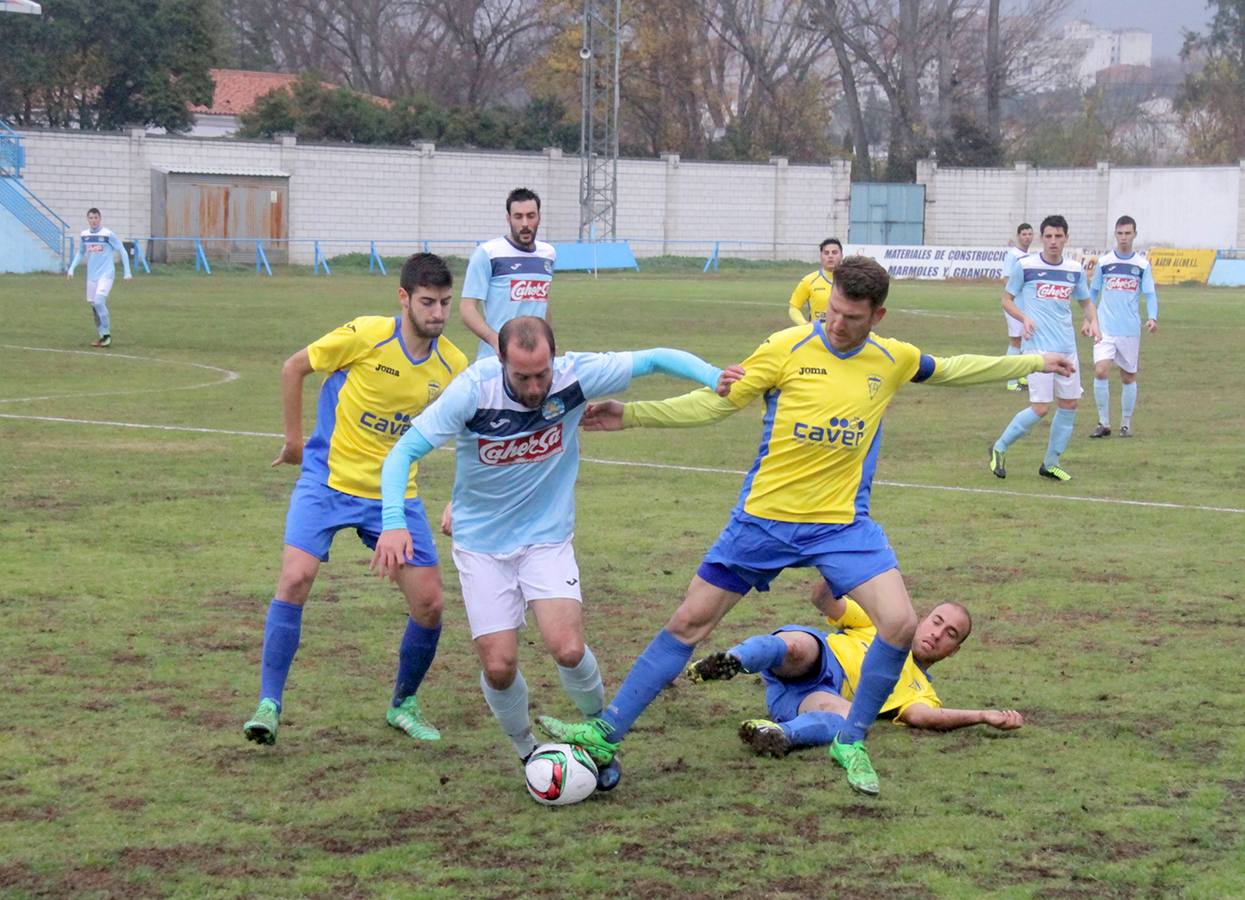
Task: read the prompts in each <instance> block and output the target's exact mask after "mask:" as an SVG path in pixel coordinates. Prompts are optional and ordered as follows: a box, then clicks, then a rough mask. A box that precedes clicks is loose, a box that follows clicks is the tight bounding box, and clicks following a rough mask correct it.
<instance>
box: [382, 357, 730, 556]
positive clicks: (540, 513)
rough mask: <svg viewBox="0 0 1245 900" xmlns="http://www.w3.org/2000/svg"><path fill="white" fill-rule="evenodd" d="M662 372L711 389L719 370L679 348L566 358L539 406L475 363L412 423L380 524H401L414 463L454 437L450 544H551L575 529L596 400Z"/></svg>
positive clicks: (500, 548)
mask: <svg viewBox="0 0 1245 900" xmlns="http://www.w3.org/2000/svg"><path fill="white" fill-rule="evenodd" d="M654 371H660V372H665V373H666V374H670V375H677V376H680V377H684V378H688V379H692V380H695V381H698V382H700V383H701V384H703V385H706V386H709V387H711V386H714V385H716V384H717V380H718V377H719V376H720V375H721V370H719V369H715V368H714V367H713V366H711V365H709V364H708V363H706V362H704V361H703V360H701V359H699V358H697V357H695V356H693V355H692V354H690V353H684V352H683V351H680V350H664V349H657V350H637V351H634V352H623V353H568V354H566V355H565V356H559V357H557V358H556V359H554V361H553V383H552V385H551V386H550V388H549V395H548V396H547V397H546V398H545V402H544V403H543V404H542V405H541V407H540V408H539V409H528V408H527V407H525V406H523V405H522V404H521V403H519V402H518V401H517V400H515V399H514V397H513V396H511V393H510V390H509V389H508V387H507V385H506V379H505V374H504V373H503V371H502V365H501V361H500V360H498V359H497V357H491V358H489V359H482V360H477V361H476V362H475V363H474V364H472V365H471V366H468V368H467V370H466V371H465V372H464V373H463V374H462V375H460V376H458V377H457V378H455V379H454V380H453V381H452V382H450V384H449V387H447V388H446V389H445V392H444V393H442V394H441V396H440V397H439V398H438V399H437V402H436V403H433V404H432V405H431V406H429V407H428V408H427V409H425V410H424V411H423V412H422V413H420V414H419V415H418V416H416V417H415V419H414V420H413V421H412V422H411V427H410V430H409V431H407V433H406V434H404V435H403V436H402V438H401V439H400V440H399V441H398V443H397V444H396V445H394V448H393V450H391V451H390V453H389V456H388V458H387V459H386V460H385V466H384V470H383V472H382V474H381V492H382V494H383V496H384V523H385V528H386V529H390V528H405V527H406V520H405V517H404V513H403V501H404V500H405V488H406V483H407V472H408V471H409V469H410V466H411V463H412V462H413V461H415V460H416V459H419V458H420V457H422V456H423V455H425V454H426V453H428V452H430V451H431V450H432V448H434V447H438V446H440V445H441V444H444V443H445V442H446V441H448V440H449V439H450V438H453V437H456V438H457V439H458V446H457V451H458V452H457V457H458V458H457V464H456V470H455V475H454V493H453V499H454V543H455V545H457V546H460V547H462V548H463V549H466V550H470V551H472V552H475V553H496V554H500V553H510V552H512V551H514V550H517V549H518V548H520V547H525V546H530V545H533V544H556V543H561V542H563V541H566V540H568V539H570V537H571V535H572V533H573V532H574V530H575V479H576V477H577V476H578V474H579V422H580V420H581V419H582V418H583V415H584V413H585V412H586V411H587V404H588V401H589V400H591V399H593V398H595V397H602V396H605V395H607V394H613V393H617V392H619V391H622V390H625V389H626V387H627V386H628V385H629V384H630V383H631V378H632V376H638V375H647V374H649V373H650V372H654Z"/></svg>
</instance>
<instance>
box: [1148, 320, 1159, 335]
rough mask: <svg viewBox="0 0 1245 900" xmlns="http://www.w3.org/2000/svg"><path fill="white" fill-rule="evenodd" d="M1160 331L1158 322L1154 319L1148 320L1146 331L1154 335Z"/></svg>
mask: <svg viewBox="0 0 1245 900" xmlns="http://www.w3.org/2000/svg"><path fill="white" fill-rule="evenodd" d="M1158 330H1159V323H1158V322H1156V321H1154V320H1153V319H1146V331H1148V332H1149V333H1150V334H1154V332H1156V331H1158Z"/></svg>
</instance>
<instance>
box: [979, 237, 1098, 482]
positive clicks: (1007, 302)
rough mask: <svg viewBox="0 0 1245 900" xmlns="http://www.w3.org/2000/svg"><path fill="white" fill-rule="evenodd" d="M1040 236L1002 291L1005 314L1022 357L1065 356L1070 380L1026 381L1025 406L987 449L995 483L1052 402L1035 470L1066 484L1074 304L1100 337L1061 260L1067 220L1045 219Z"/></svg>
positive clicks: (1088, 304) (1075, 387) (1084, 296)
mask: <svg viewBox="0 0 1245 900" xmlns="http://www.w3.org/2000/svg"><path fill="white" fill-rule="evenodd" d="M1040 231H1041V236H1042V251H1041V252H1040V253H1037V254H1031V255H1029V256H1026V257H1024V258H1023V259H1020V260H1018V261H1017V263H1016V265H1015V268H1013V269H1012V273H1011V276H1010V277H1009V278H1008V279H1007V287H1006V288H1005V289H1004V291H1003V310H1004V311H1005V312H1006V313H1007V314H1008V315H1009V316H1011V317H1012V318H1014V319H1016V320H1017V321H1019V322H1020V323H1021V326H1022V328H1023V331H1022V335H1023V338H1024V350H1025V352H1026V353H1037V352H1049V353H1060V354H1063V355H1064V356H1065V357H1067V358H1068V359H1069V360H1070V361H1071V362H1072V363H1073V371H1072V373H1071V374H1070V375H1056V374H1052V373H1038V374H1035V375H1030V376H1029V406H1028V407H1026V408H1025V409H1022V410H1021V411H1020V412H1018V413H1017V414H1016V416H1015V417H1014V418H1013V419H1012V420H1011V422H1010V423H1009V424H1008V426H1007V427H1006V428H1005V429H1003V433H1002V434H1001V435H999V439H998V440H997V441H995V442H994V445H993V446H992V447H991V448H990V471H991V472H993V473H994V474H995V475H997V476H998V477H999V478H1006V477H1007V470H1006V468H1005V467H1004V457H1005V455H1006V453H1007V448H1008V447H1010V446H1011V445H1012V444H1013V443H1015V442H1016V441H1017V440H1019V439H1020V438H1022V437H1024V436H1025V435H1026V434H1028V433H1029V431H1030V430H1032V428H1033V426H1034V425H1036V424H1037V423H1038V422H1040V421H1041V420H1042V418H1043V417H1044V416H1045V415H1046V413H1047V410H1049V409H1050V403H1051V401H1052V400H1055V401H1056V402H1057V403H1058V409H1056V411H1055V418H1054V421H1052V422H1051V425H1050V439H1049V441H1048V442H1047V444H1046V456H1045V457H1044V458H1043V460H1042V464H1041V466H1039V467H1038V474H1039V475H1041V476H1042V477H1044V478H1053V479H1054V480H1056V481H1069V480H1071V478H1072V476H1071V475H1069V474H1068V473H1067V471H1066V470H1065V469H1064V468H1063V467H1062V466H1060V465H1059V458H1060V456H1062V455H1063V451H1064V450H1066V449H1067V447H1068V440H1069V439H1070V438H1071V437H1072V428H1073V426H1074V425H1075V424H1076V406H1077V401H1078V400H1079V399H1080V397H1081V392H1082V389H1081V374H1080V370H1079V369H1080V367H1079V366H1078V365H1077V356H1076V330H1075V329H1074V328H1073V325H1072V301H1073V300H1076V301H1078V302H1079V303H1080V304H1081V309H1082V310H1083V311H1084V318H1083V319H1082V321H1081V333H1082V334H1084V335H1087V336H1089V337H1092V338H1093V339H1094V340H1095V341H1097V340H1098V339H1099V338H1100V337H1101V335H1100V334H1099V331H1098V315H1097V311H1096V310H1095V308H1094V303H1093V301H1092V300H1091V299H1090V296H1089V286H1088V285H1087V284H1086V283H1085V273H1084V272H1082V271H1081V267H1080V266H1079V265H1078V264H1077V262H1076V260H1073V259H1068V258H1065V257H1064V255H1063V248H1064V245H1065V244H1066V243H1067V242H1068V221H1067V219H1065V218H1064V217H1063V216H1047V217H1046V218H1045V219H1043V220H1042V226H1041V229H1040ZM1018 300H1019V303H1017V301H1018Z"/></svg>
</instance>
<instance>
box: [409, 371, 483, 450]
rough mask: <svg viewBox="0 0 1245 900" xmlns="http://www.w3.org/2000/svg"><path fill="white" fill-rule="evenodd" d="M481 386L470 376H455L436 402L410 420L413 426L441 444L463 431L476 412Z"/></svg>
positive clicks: (428, 439)
mask: <svg viewBox="0 0 1245 900" xmlns="http://www.w3.org/2000/svg"><path fill="white" fill-rule="evenodd" d="M478 387H479V386H478V385H477V384H476V382H475V381H474V380H472V378H471V377H470V376H468V377H465V378H455V379H454V380H453V381H451V382H450V384H449V387H447V388H446V389H445V390H444V391H442V392H441V395H440V396H439V397H437V399H436V401H435V402H433V403H430V404H428V406H426V407H424V411H423V412H421V413H420V414H419V415H418V416H416V417H415V418H414V419H412V420H411V429H410V430H411V431H417V432H419V434H420V435H421V436H422V437H423V439H424V440H425V441H427V442H428V443H429V444H430V445H432V446H433V447H440V446H441V445H442V444H444V443H445V442H446V441H448V440H450V439H451V438H453V437H454V436H455V435H457V434H458V433H459V432H460V431H462V430H463V427H464V426H465V425H466V424H467V421H468V420H469V419H470V418H471V417H472V416H473V415H474V414H475V410H476V405H477V400H478V394H477V389H478ZM403 438H405V435H403ZM398 443H401V441H399V442H398Z"/></svg>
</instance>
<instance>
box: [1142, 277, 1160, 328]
mask: <svg viewBox="0 0 1245 900" xmlns="http://www.w3.org/2000/svg"><path fill="white" fill-rule="evenodd" d="M1141 293H1142V294H1144V295H1145V298H1146V318H1147V319H1154V320H1155V321H1158V317H1159V294H1158V290H1157V289H1156V288H1155V287H1154V270H1153V269H1152V268H1150V267H1149V266H1146V267H1145V269H1144V270H1143V271H1142V273H1141Z"/></svg>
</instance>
